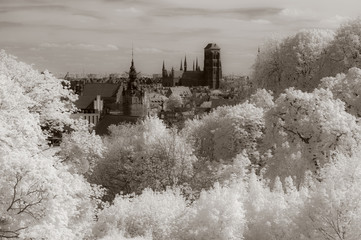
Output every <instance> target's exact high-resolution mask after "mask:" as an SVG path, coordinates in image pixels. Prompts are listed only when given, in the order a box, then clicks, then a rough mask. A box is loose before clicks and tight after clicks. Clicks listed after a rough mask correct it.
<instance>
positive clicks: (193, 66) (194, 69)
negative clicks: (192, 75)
mask: <svg viewBox="0 0 361 240" xmlns="http://www.w3.org/2000/svg"><path fill="white" fill-rule="evenodd" d="M195 70H196V69H195V65H194V60H193V71H195Z"/></svg>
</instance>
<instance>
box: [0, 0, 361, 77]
mask: <svg viewBox="0 0 361 240" xmlns="http://www.w3.org/2000/svg"><path fill="white" fill-rule="evenodd" d="M360 7H361V2H359V1H358V0H347V1H345V0H342V1H341V0H0V49H5V51H6V52H7V53H8V54H11V55H15V56H17V57H18V59H19V60H20V61H23V62H26V63H28V64H33V65H34V68H35V69H38V70H39V71H43V70H45V69H48V70H49V71H50V72H52V73H54V74H59V73H66V72H70V73H97V74H99V73H103V74H105V73H120V74H122V73H125V72H127V71H128V70H129V67H130V62H131V58H132V46H133V52H134V62H135V67H136V69H137V71H139V72H141V73H143V74H153V73H160V72H161V68H162V63H163V60H164V61H165V65H166V68H168V69H170V68H171V67H174V68H175V69H176V70H178V69H179V67H180V62H181V60H184V56H187V62H188V68H189V66H192V61H194V60H195V59H196V58H198V60H199V62H200V63H201V64H200V65H201V67H203V64H202V62H203V54H204V53H203V49H204V47H205V46H206V45H207V44H208V43H211V42H212V43H217V45H218V46H219V47H220V48H221V59H222V67H223V73H224V74H225V75H228V74H241V75H248V74H249V73H250V72H251V66H252V64H253V63H254V60H255V57H256V54H257V49H258V47H259V46H261V45H262V43H264V42H265V41H266V40H267V39H269V38H274V37H277V38H281V37H285V36H290V35H292V34H295V33H296V32H297V31H299V30H302V29H312V28H322V29H336V28H337V27H339V26H340V24H341V23H342V22H344V21H347V20H348V19H352V18H355V17H358V15H359V13H360V11H359V9H360Z"/></svg>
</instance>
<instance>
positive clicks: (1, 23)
mask: <svg viewBox="0 0 361 240" xmlns="http://www.w3.org/2000/svg"><path fill="white" fill-rule="evenodd" d="M22 26H24V24H22V23H17V22H8V21H0V28H6V27H22Z"/></svg>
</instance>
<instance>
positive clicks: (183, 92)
mask: <svg viewBox="0 0 361 240" xmlns="http://www.w3.org/2000/svg"><path fill="white" fill-rule="evenodd" d="M169 90H170V93H168V94H167V96H168V97H169V96H170V95H172V94H177V95H179V96H191V95H192V92H191V90H190V88H189V87H184V86H178V87H170V88H169Z"/></svg>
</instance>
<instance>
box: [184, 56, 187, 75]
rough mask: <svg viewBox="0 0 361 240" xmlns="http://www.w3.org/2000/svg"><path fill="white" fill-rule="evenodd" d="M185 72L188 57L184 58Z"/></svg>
mask: <svg viewBox="0 0 361 240" xmlns="http://www.w3.org/2000/svg"><path fill="white" fill-rule="evenodd" d="M184 71H185V72H186V71H187V56H184Z"/></svg>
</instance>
